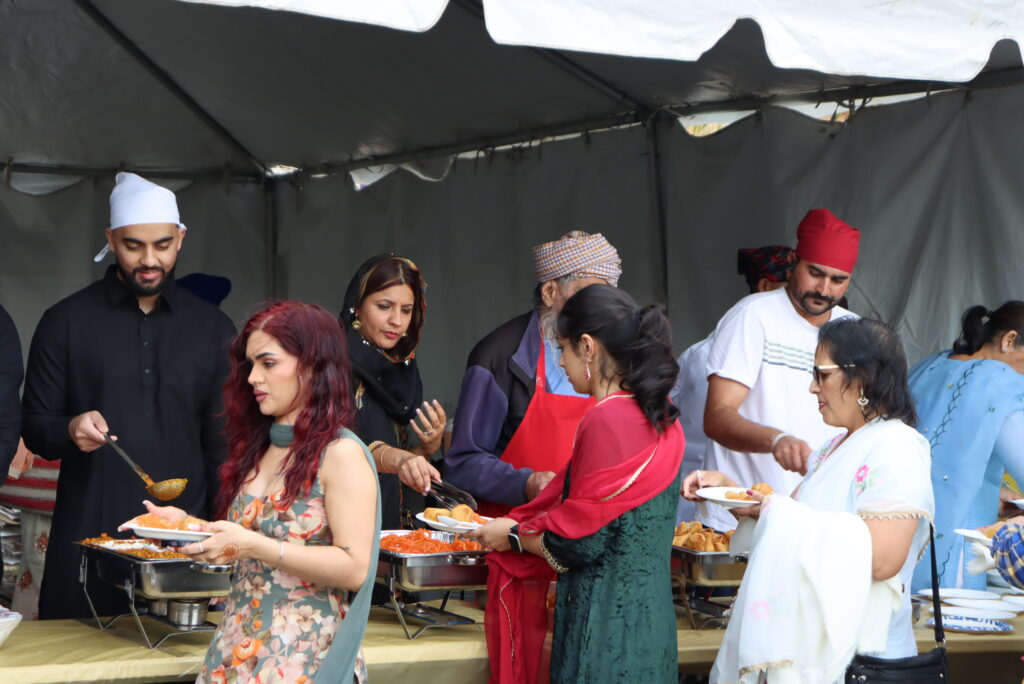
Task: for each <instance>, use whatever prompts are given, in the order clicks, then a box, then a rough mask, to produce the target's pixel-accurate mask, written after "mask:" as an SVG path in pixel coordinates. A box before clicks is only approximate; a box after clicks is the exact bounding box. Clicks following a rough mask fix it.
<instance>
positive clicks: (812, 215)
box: [700, 209, 860, 530]
mask: <svg viewBox="0 0 1024 684" xmlns="http://www.w3.org/2000/svg"><path fill="white" fill-rule="evenodd" d="M859 244H860V232H859V231H858V230H857V229H856V228H853V227H852V226H850V225H848V224H847V223H845V222H844V221H842V220H841V219H839V218H837V217H836V216H835V215H834V214H833V213H832V212H831V211H829V210H827V209H812V210H811V211H809V212H807V215H806V216H805V217H804V219H803V220H802V221H801V222H800V226H799V227H798V228H797V248H796V257H797V261H796V263H795V264H794V266H793V269H792V271H791V274H790V279H789V283H788V284H787V285H786V287H785V288H783V289H779V290H775V291H774V292H765V293H759V294H752V295H749V296H747V297H744V298H743V299H741V300H740V301H739V302H738V303H737V304H736V305H735V306H733V307H732V308H731V309H729V311H728V312H727V313H726V314H725V316H723V317H722V320H721V321H719V323H718V327H716V328H715V332H714V342H713V343H712V345H711V350H710V352H709V354H708V362H707V368H706V371H707V375H708V397H707V405H706V407H705V409H704V432H705V434H707V436H708V439H709V443H708V448H707V452H706V454H705V468H707V469H708V470H719V471H721V472H723V473H725V474H726V475H728V476H729V477H731V478H732V479H734V480H735V481H736V482H739V483H740V484H742V485H746V486H748V487H751V486H753V485H754V484H757V483H759V482H767V483H768V484H770V485H771V486H772V488H773V489H775V490H777V491H780V492H784V493H786V494H789V493H791V492H792V491H793V489H794V488H796V486H797V485H798V484H799V483H800V480H801V478H802V476H803V474H804V473H806V472H807V458H808V456H810V454H811V451H812V450H813V449H816V448H817V447H818V446H820V445H821V444H822V443H823V442H824V441H825V440H827V439H831V438H832V437H833V436H834V435H835V434H836V433H837V430H836V428H833V427H830V426H828V425H826V424H825V422H824V421H823V420H822V418H821V414H820V413H819V412H818V404H817V399H816V398H815V397H814V395H812V394H811V393H810V392H808V387H809V385H810V383H811V369H812V368H813V366H814V350H815V348H816V347H817V344H818V328H819V327H820V326H822V325H824V324H825V323H827V322H828V321H830V320H834V319H838V318H841V317H843V316H852V315H853V314H851V313H850V312H849V311H847V310H846V309H843V308H842V307H839V306H837V304H838V302H839V300H840V299H842V297H843V296H844V295H845V294H846V291H847V289H848V288H849V287H850V277H851V274H852V273H853V269H854V266H855V265H856V263H857V250H858V247H859ZM705 508H706V509H707V515H706V516H700V519H701V521H702V522H703V523H704V524H706V525H709V526H711V527H714V528H716V529H719V530H728V529H732V528H734V527H736V519H735V518H734V517H733V516H732V515H730V514H729V513H728V511H726V510H725V509H724V508H722V507H721V506H717V505H714V504H706V505H705Z"/></svg>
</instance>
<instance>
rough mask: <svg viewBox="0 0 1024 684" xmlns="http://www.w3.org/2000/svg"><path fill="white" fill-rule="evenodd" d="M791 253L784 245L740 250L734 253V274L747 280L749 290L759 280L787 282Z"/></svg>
mask: <svg viewBox="0 0 1024 684" xmlns="http://www.w3.org/2000/svg"><path fill="white" fill-rule="evenodd" d="M792 253H793V250H792V249H791V248H789V247H786V246H785V245H768V246H767V247H751V248H749V249H741V250H739V251H738V252H737V253H736V272H737V273H739V274H740V275H741V276H744V277H745V278H746V279H747V284H748V285H749V286H750V287H751V289H753V288H754V287H756V286H757V281H759V280H761V278H767V279H768V280H770V281H772V282H773V283H784V282H786V280H788V278H787V274H788V272H789V255H790V254H792Z"/></svg>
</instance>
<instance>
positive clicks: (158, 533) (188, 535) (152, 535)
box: [121, 523, 213, 542]
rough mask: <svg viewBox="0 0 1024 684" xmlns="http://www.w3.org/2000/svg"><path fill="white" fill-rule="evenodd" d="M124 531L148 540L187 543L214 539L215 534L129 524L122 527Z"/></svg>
mask: <svg viewBox="0 0 1024 684" xmlns="http://www.w3.org/2000/svg"><path fill="white" fill-rule="evenodd" d="M121 527H122V528H123V529H126V530H131V531H132V532H134V533H135V534H136V536H139V537H145V538H146V539H164V540H167V541H185V542H196V541H202V540H203V539H206V538H207V537H212V536H213V532H193V531H191V530H164V529H161V528H159V527H140V526H138V525H133V524H130V523H129V524H127V525H122V526H121Z"/></svg>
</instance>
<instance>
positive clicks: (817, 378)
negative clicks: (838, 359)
mask: <svg viewBox="0 0 1024 684" xmlns="http://www.w3.org/2000/svg"><path fill="white" fill-rule="evenodd" d="M856 367H857V364H855V363H844V364H843V365H841V366H837V365H835V364H831V365H828V366H814V367H813V368H811V376H812V377H813V378H814V382H816V383H818V384H819V385H820V384H821V381H822V379H823V378H826V377H828V374H825V375H822V374H821V371H823V370H827V371H832V370H839V369H840V368H856Z"/></svg>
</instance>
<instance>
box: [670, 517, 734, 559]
mask: <svg viewBox="0 0 1024 684" xmlns="http://www.w3.org/2000/svg"><path fill="white" fill-rule="evenodd" d="M730 537H732V532H731V531H730V532H726V533H725V534H722V533H721V532H715V531H714V530H712V529H709V528H705V527H704V526H703V525H701V524H700V523H699V522H696V521H693V522H681V523H679V524H678V525H677V526H676V530H675V536H674V537H673V538H672V546H678V547H681V548H684V549H691V550H693V551H706V552H714V551H728V550H729V538H730Z"/></svg>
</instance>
